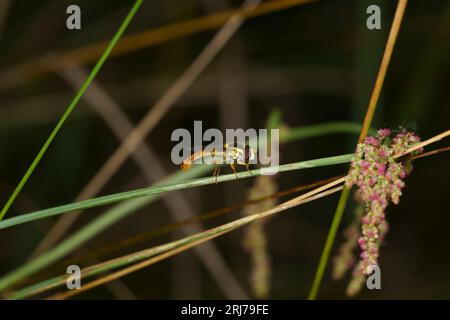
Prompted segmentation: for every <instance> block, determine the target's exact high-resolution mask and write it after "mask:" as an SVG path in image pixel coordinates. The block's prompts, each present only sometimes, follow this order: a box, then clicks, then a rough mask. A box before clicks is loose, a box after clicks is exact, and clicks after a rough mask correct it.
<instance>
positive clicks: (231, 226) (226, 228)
mask: <svg viewBox="0 0 450 320" xmlns="http://www.w3.org/2000/svg"><path fill="white" fill-rule="evenodd" d="M341 189H342V186H340V187H336V188H332V189H330V190H327V191H324V192H322V193H314V194H313V195H311V196H309V197H307V196H306V195H307V194H312V192H308V193H307V194H304V195H302V196H299V197H297V198H296V199H298V200H297V201H296V203H295V204H294V203H293V202H291V201H288V202H289V204H287V203H285V204H283V205H280V206H277V207H274V208H273V209H270V210H267V211H265V212H261V213H256V214H253V215H250V216H247V217H244V218H241V219H238V220H236V221H233V222H230V223H227V224H225V225H222V226H219V227H216V228H212V229H209V230H207V231H204V232H203V233H202V234H203V235H205V234H211V233H212V234H211V235H209V236H206V237H205V238H201V239H198V240H195V241H192V242H189V243H188V244H185V245H183V246H180V247H178V248H175V249H172V250H169V251H167V252H164V253H162V254H159V255H157V256H155V257H152V258H150V259H147V260H144V261H142V262H139V263H136V264H134V265H132V266H131V267H127V268H124V269H122V270H119V271H117V272H114V273H111V274H109V275H107V276H105V277H102V278H100V279H97V280H94V281H91V282H89V283H87V284H84V285H83V286H82V287H81V288H80V289H79V290H72V291H68V292H63V293H59V294H56V295H53V296H51V297H49V298H47V299H50V300H63V299H67V298H70V297H73V296H75V295H78V294H80V293H82V292H84V291H87V290H90V289H92V288H95V287H97V286H100V285H102V284H104V283H106V282H109V281H112V280H115V279H118V278H120V277H123V276H125V275H127V274H129V273H132V272H135V271H137V270H140V269H142V268H145V267H147V266H150V265H152V264H155V263H157V262H159V261H162V260H164V259H167V258H169V257H171V256H174V255H176V254H178V253H181V252H183V251H185V250H188V249H190V248H192V247H194V246H196V245H199V244H201V243H204V242H205V241H209V240H212V239H214V238H217V237H219V236H221V235H223V234H226V233H228V232H230V231H233V230H236V229H238V228H240V227H242V226H244V225H247V224H249V223H250V222H252V221H255V220H258V219H262V218H266V217H268V216H270V215H273V214H275V213H278V212H281V211H284V210H286V209H288V208H291V207H294V206H297V205H300V204H303V203H306V202H309V201H313V200H316V199H319V198H322V197H325V196H327V195H330V194H333V193H335V192H337V191H339V190H341ZM293 200H294V199H293ZM202 234H197V235H195V237H201V236H202Z"/></svg>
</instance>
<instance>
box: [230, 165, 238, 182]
mask: <svg viewBox="0 0 450 320" xmlns="http://www.w3.org/2000/svg"><path fill="white" fill-rule="evenodd" d="M230 167H231V169H233V172H234V176H235V177H236V179H237V172H236V164H235V163H230Z"/></svg>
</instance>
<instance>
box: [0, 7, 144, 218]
mask: <svg viewBox="0 0 450 320" xmlns="http://www.w3.org/2000/svg"><path fill="white" fill-rule="evenodd" d="M142 1H143V0H136V2H135V4H134V6H133V7H132V8H131V10H130V12H129V13H128V15H127V16H126V18H125V20H124V21H123V22H122V24H121V25H120V27H119V29H118V30H117V32H116V34H115V35H114V37H113V38H112V40H111V41H110V43H109V44H108V46H107V47H106V49H105V51H104V52H103V54H102V55H101V57H100V59H99V60H98V62H97V63H96V64H95V66H94V68H93V69H92V71H91V73H90V74H89V76H88V77H87V79H86V81H85V82H84V83H83V85H82V86H81V88H80V90H78V92H77V94H76V95H75V97H74V98H73V100H72V102H71V103H70V104H69V106H68V107H67V109H66V111H64V113H63V115H62V117H61V119H60V120H59V121H58V123H57V124H56V126H55V128H54V129H53V131H52V132H51V133H50V135H49V137H48V138H47V140H46V141H45V143H44V145H43V146H42V148H41V150H40V151H39V152H38V154H37V155H36V157H35V158H34V160H33V162H32V163H31V165H30V166H29V168H28V169H27V171H26V172H25V174H24V176H23V177H22V179H21V180H20V182H19V184H18V185H17V187H16V188H15V189H14V191H13V193H12V194H11V196H10V197H9V199H8V201H7V202H6V204H5V206H4V207H3V209H2V211H1V212H0V220H2V219H3V217H4V216H5V214H6V212H7V211H8V210H9V208H10V207H11V205H12V204H13V202H14V200H15V199H16V198H17V196H18V195H19V193H20V192H21V191H22V189H23V187H24V186H25V184H26V183H27V181H28V179H29V178H30V177H31V175H32V174H33V171H34V170H35V169H36V167H37V165H38V164H39V162H40V161H41V159H42V158H43V156H44V154H45V152H46V151H47V149H48V148H49V146H50V144H51V143H52V142H53V140H54V139H55V137H56V135H57V134H58V132H59V130H60V129H61V127H62V126H63V124H64V122H65V121H66V120H67V118H68V117H69V115H70V114H71V113H72V111H73V109H75V107H76V105H77V104H78V102H79V101H80V99H81V97H82V96H83V94H84V92H85V91H86V89H87V88H88V87H89V85H90V84H91V82H92V81H93V80H94V78H95V76H96V75H97V73H98V72H99V71H100V68H101V67H102V66H103V64H104V63H105V61H106V59H107V58H108V56H109V54H110V53H111V51H112V50H113V48H114V47H115V45H116V44H117V42H118V41H119V39H120V37H121V36H122V35H123V33H124V32H125V29H126V28H127V27H128V25H129V23H130V22H131V20H132V19H133V17H134V15H135V14H136V12H137V11H138V9H139V7H140V6H141V4H142Z"/></svg>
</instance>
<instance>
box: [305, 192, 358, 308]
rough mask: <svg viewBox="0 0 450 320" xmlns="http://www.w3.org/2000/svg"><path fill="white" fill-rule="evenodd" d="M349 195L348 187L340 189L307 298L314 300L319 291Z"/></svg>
mask: <svg viewBox="0 0 450 320" xmlns="http://www.w3.org/2000/svg"><path fill="white" fill-rule="evenodd" d="M349 195H350V189H349V188H344V189H342V191H341V196H340V197H339V202H338V207H337V209H336V213H335V215H334V217H333V221H332V222H331V227H330V230H329V231H328V236H327V240H326V242H325V246H324V248H323V251H322V255H321V257H320V261H319V266H318V267H317V271H316V276H315V277H314V282H313V284H312V288H311V291H310V292H309V295H308V300H314V299H315V298H316V296H317V292H318V291H319V287H320V283H321V281H322V278H323V274H324V272H325V269H326V266H327V263H328V257H329V256H330V252H331V249H332V248H333V243H334V239H335V238H336V234H337V231H338V229H339V225H340V224H341V220H342V216H343V214H344V211H345V205H346V203H347V200H348V197H349Z"/></svg>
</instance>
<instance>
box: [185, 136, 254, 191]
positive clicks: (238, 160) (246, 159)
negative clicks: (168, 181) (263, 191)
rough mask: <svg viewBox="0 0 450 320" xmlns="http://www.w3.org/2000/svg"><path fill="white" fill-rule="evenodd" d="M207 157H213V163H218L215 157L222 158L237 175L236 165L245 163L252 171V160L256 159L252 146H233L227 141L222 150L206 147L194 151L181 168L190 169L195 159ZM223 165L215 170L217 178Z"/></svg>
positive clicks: (214, 173) (214, 175) (221, 160)
mask: <svg viewBox="0 0 450 320" xmlns="http://www.w3.org/2000/svg"><path fill="white" fill-rule="evenodd" d="M206 158H210V159H212V160H211V161H210V162H212V164H213V165H218V164H217V163H216V162H215V159H220V163H219V164H222V163H227V164H229V165H230V167H231V169H232V170H233V172H234V174H235V175H236V177H237V172H236V165H243V166H245V167H246V168H247V171H249V172H250V169H249V166H250V162H251V161H254V160H255V158H256V156H255V151H254V150H253V149H252V148H250V146H248V145H245V146H244V147H243V148H242V147H240V146H236V147H235V146H231V145H230V144H228V143H225V144H224V145H223V150H222V151H217V150H216V149H212V150H211V151H205V150H204V149H202V150H200V151H197V152H194V153H193V154H191V155H190V156H189V157H187V158H186V159H184V160H183V163H182V164H181V170H183V171H185V170H189V169H190V168H191V167H192V166H193V164H194V162H195V161H197V160H200V159H202V160H205V159H206ZM220 170H221V167H220V166H217V167H216V168H215V169H214V171H213V177H215V178H216V183H217V178H218V176H219V174H220Z"/></svg>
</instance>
